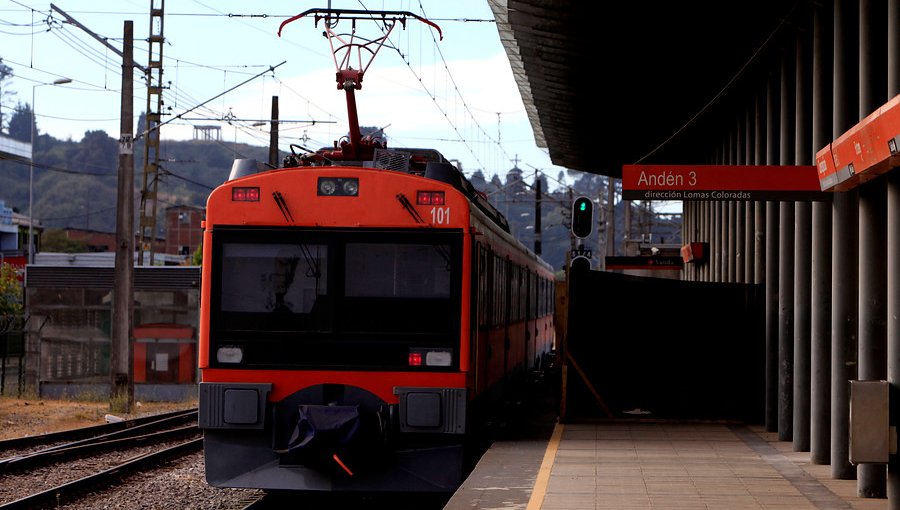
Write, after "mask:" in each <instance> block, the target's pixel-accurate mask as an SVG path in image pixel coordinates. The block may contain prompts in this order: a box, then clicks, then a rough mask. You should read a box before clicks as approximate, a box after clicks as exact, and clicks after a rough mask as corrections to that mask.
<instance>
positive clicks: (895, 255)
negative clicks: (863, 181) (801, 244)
mask: <svg viewBox="0 0 900 510" xmlns="http://www.w3.org/2000/svg"><path fill="white" fill-rule="evenodd" d="M887 26H888V54H887V64H888V65H887V68H888V79H887V82H888V94H887V95H888V97H893V96H896V95H897V94H900V0H888V22H887ZM887 181H888V182H887V202H888V203H887V217H888V223H887V250H888V252H887V288H888V295H887V317H888V320H887V365H888V367H887V368H888V382H889V383H890V385H891V389H890V401H891V406H890V416H891V420H890V422H891V426H892V427H897V426H898V425H900V405H898V402H900V172H897V170H896V169H894V171H893V172H891V173H889V174H888V176H887ZM887 494H888V504H889V508H890V509H891V510H900V456H898V455H891V457H890V460H889V462H888V479H887Z"/></svg>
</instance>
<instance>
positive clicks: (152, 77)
mask: <svg viewBox="0 0 900 510" xmlns="http://www.w3.org/2000/svg"><path fill="white" fill-rule="evenodd" d="M157 3H158V4H159V5H158V6H157ZM165 4H166V2H165V0H150V35H149V37H148V39H147V42H148V43H149V44H150V48H149V52H148V53H149V57H148V58H149V62H148V64H147V71H146V72H147V110H146V112H145V113H146V115H145V118H146V126H144V132H143V133H141V136H142V138H143V139H144V182H143V186H142V187H141V220H140V227H141V228H140V232H139V234H140V240H139V242H138V264H139V265H144V252H147V253H149V257H150V265H151V266H152V265H153V254H154V246H153V244H154V243H155V242H156V206H157V189H158V188H159V128H160V126H161V125H162V114H163V112H162V106H163V100H162V92H163V88H164V87H163V81H162V73H163V67H162V66H163V43H165V38H164V37H163V9H164V7H165Z"/></svg>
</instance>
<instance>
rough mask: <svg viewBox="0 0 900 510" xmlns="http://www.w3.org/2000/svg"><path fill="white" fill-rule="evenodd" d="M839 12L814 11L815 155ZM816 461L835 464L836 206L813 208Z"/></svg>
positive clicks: (826, 108)
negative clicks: (833, 329) (833, 275)
mask: <svg viewBox="0 0 900 510" xmlns="http://www.w3.org/2000/svg"><path fill="white" fill-rule="evenodd" d="M832 15H833V7H832V6H831V5H830V4H828V5H815V6H814V7H813V76H812V81H813V107H812V118H813V120H812V126H813V130H812V140H813V141H812V151H813V153H814V154H815V153H816V152H818V151H819V149H821V148H822V147H825V146H826V145H827V144H828V143H830V142H831V140H832V137H831V133H832V129H831V98H832V91H831V85H832V79H833V78H832V72H831V67H832V57H831V52H832V43H831V37H832V31H833V28H832ZM810 300H811V302H810V309H811V317H810V350H811V352H810V358H811V366H810V371H811V379H812V380H811V384H810V445H809V451H810V461H811V462H812V463H813V464H819V465H825V464H830V463H831V203H830V202H814V203H813V204H812V273H811V275H810Z"/></svg>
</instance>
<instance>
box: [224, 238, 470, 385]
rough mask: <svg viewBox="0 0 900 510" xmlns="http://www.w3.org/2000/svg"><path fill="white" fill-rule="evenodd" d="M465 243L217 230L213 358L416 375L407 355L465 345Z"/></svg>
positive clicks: (248, 364) (245, 364) (245, 363)
mask: <svg viewBox="0 0 900 510" xmlns="http://www.w3.org/2000/svg"><path fill="white" fill-rule="evenodd" d="M462 241H463V236H462V232H458V231H453V232H442V233H435V232H422V231H421V230H415V231H405V230H383V231H382V230H372V231H347V230H343V229H333V230H328V229H315V230H314V229H306V230H304V229H252V228H220V229H219V230H218V231H217V232H216V237H215V239H214V241H213V257H212V260H213V267H214V268H215V270H214V271H213V277H212V283H211V294H212V295H213V296H215V297H214V298H213V304H212V306H211V307H210V338H211V339H214V340H211V349H210V352H211V353H218V350H219V349H220V348H222V349H229V352H232V351H234V352H240V353H241V356H240V357H239V359H240V361H237V362H235V363H238V364H239V365H240V366H241V367H246V368H251V367H257V368H259V367H271V368H280V367H301V366H302V367H317V368H330V369H343V368H347V367H355V368H365V367H379V368H382V369H383V368H385V367H393V368H397V369H406V370H410V363H409V354H410V352H411V351H410V349H413V348H416V349H442V350H444V351H447V352H450V351H451V350H452V349H453V348H455V347H456V346H457V345H458V343H459V323H460V313H461V312H460V310H461V309H462V303H461V299H460V298H461V280H462V276H461V271H462V256H461V254H462ZM456 362H457V361H454V363H456ZM221 363H229V361H222V360H219V359H218V358H214V359H212V360H211V364H213V365H216V364H221ZM453 366H455V365H453ZM415 369H416V370H422V369H423V368H415ZM428 369H429V370H450V369H452V366H443V365H442V366H440V367H429V368H428Z"/></svg>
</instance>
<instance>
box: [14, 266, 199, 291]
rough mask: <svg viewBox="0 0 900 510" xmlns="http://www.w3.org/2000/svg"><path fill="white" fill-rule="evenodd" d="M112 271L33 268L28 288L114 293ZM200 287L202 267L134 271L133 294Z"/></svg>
mask: <svg viewBox="0 0 900 510" xmlns="http://www.w3.org/2000/svg"><path fill="white" fill-rule="evenodd" d="M115 276H116V270H115V268H113V267H74V266H34V265H29V266H27V268H26V271H25V288H32V289H34V288H45V289H52V288H84V289H112V288H113V287H114V286H115ZM199 287H200V267H199V266H144V267H135V268H134V290H184V289H196V288H199Z"/></svg>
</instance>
